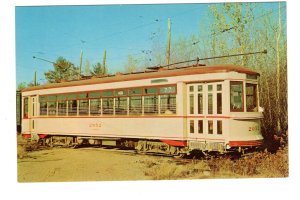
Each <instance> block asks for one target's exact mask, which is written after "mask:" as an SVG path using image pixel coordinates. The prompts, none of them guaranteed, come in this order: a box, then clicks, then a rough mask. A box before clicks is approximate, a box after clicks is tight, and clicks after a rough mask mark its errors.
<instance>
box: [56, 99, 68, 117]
mask: <svg viewBox="0 0 300 200" xmlns="http://www.w3.org/2000/svg"><path fill="white" fill-rule="evenodd" d="M66 97H67V96H66V95H58V96H57V103H58V105H57V107H58V113H57V114H58V115H66V114H67V101H66V99H67V98H66Z"/></svg>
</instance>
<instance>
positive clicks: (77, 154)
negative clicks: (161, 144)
mask: <svg viewBox="0 0 300 200" xmlns="http://www.w3.org/2000/svg"><path fill="white" fill-rule="evenodd" d="M153 158H155V159H158V158H156V157H154V156H146V155H136V154H134V153H131V152H126V151H116V150H114V149H101V148H78V149H71V148H54V149H49V150H39V151H33V152H29V153H28V154H27V156H26V157H24V158H22V159H18V181H19V182H45V181H46V182H49V181H55V182H56V181H110V180H146V179H151V177H149V176H145V174H144V168H145V164H144V163H147V162H149V160H151V159H153ZM160 159H161V158H160ZM164 159H165V160H168V159H170V158H164Z"/></svg>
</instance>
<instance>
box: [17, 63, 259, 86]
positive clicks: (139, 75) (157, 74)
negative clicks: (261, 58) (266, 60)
mask: <svg viewBox="0 0 300 200" xmlns="http://www.w3.org/2000/svg"><path fill="white" fill-rule="evenodd" d="M222 72H238V73H244V74H249V75H259V73H258V72H256V71H254V70H251V69H248V68H245V67H243V66H239V65H214V66H187V67H177V68H165V67H161V68H158V70H146V71H142V72H133V73H124V74H123V73H116V74H114V75H107V76H103V77H92V78H90V79H84V80H74V81H65V82H60V83H48V84H44V85H39V86H33V87H28V88H25V89H23V90H22V92H26V91H33V90H40V89H49V88H59V87H70V86H79V85H91V84H101V83H112V82H121V81H132V80H142V79H149V78H163V77H173V76H184V75H193V74H210V73H222Z"/></svg>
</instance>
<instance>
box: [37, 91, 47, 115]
mask: <svg viewBox="0 0 300 200" xmlns="http://www.w3.org/2000/svg"><path fill="white" fill-rule="evenodd" d="M39 101H40V116H45V115H47V97H46V96H40V97H39Z"/></svg>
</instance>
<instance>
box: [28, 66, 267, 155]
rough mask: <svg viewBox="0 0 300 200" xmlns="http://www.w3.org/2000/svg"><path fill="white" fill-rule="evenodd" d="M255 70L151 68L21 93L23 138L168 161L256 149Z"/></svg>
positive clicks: (258, 110) (259, 113) (258, 143)
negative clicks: (154, 156)
mask: <svg viewBox="0 0 300 200" xmlns="http://www.w3.org/2000/svg"><path fill="white" fill-rule="evenodd" d="M262 117H263V113H262V109H261V107H260V104H259V73H258V72H256V71H254V70H251V69H248V68H246V67H243V66H238V65H215V66H204V65H191V66H185V67H172V68H171V67H155V68H151V69H147V70H145V71H141V72H134V73H123V74H122V73H117V74H115V75H107V76H103V77H96V78H90V79H85V80H77V81H68V82H61V83H52V84H45V85H39V86H34V87H29V88H25V89H23V90H22V135H23V137H24V138H31V139H37V140H39V141H40V142H42V143H43V144H45V145H50V146H54V145H64V146H78V145H83V144H90V145H98V146H109V147H117V148H129V149H135V150H136V151H138V152H146V153H147V152H149V153H150V152H155V153H163V154H168V155H172V156H182V155H188V154H190V153H191V152H192V151H200V152H218V153H222V154H223V153H226V152H234V151H239V152H240V151H243V150H246V149H256V148H259V147H260V146H261V145H262V142H263V136H262V134H261V125H260V123H261V122H260V120H261V119H262Z"/></svg>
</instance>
